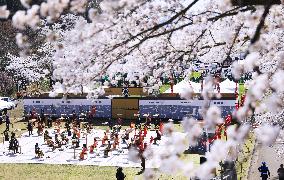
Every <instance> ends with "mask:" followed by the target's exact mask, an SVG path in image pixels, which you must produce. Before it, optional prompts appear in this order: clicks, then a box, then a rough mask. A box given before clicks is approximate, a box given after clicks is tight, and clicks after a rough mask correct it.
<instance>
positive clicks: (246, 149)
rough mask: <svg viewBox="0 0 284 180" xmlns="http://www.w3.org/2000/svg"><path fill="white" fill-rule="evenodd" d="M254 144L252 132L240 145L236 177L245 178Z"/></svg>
mask: <svg viewBox="0 0 284 180" xmlns="http://www.w3.org/2000/svg"><path fill="white" fill-rule="evenodd" d="M254 145H255V136H254V134H253V133H250V134H249V137H248V138H247V139H246V141H245V144H244V145H243V147H242V151H241V152H240V153H239V156H238V159H237V162H236V168H237V175H238V179H240V180H241V179H247V177H248V172H249V168H250V165H251V159H252V153H253V149H254Z"/></svg>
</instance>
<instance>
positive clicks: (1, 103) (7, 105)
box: [0, 100, 15, 110]
mask: <svg viewBox="0 0 284 180" xmlns="http://www.w3.org/2000/svg"><path fill="white" fill-rule="evenodd" d="M13 107H15V105H13V103H12V102H6V101H3V100H0V110H3V109H12V108H13Z"/></svg>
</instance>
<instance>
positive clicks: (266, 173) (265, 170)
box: [258, 162, 270, 180]
mask: <svg viewBox="0 0 284 180" xmlns="http://www.w3.org/2000/svg"><path fill="white" fill-rule="evenodd" d="M258 171H259V172H260V177H261V178H262V180H267V179H268V177H270V172H269V169H268V167H267V166H266V163H265V162H262V166H260V167H259V168H258Z"/></svg>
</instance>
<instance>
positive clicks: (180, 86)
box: [165, 79, 236, 94]
mask: <svg viewBox="0 0 284 180" xmlns="http://www.w3.org/2000/svg"><path fill="white" fill-rule="evenodd" d="M187 88H192V89H193V92H194V93H201V84H200V83H195V82H193V81H186V80H183V81H181V82H179V83H177V84H176V85H174V87H173V93H182V92H183V90H184V89H187ZM235 89H236V83H235V82H233V81H230V80H229V79H226V80H225V81H223V82H221V83H220V93H222V94H227V93H235ZM215 91H216V93H217V89H215ZM165 93H171V88H169V89H167V90H166V91H165Z"/></svg>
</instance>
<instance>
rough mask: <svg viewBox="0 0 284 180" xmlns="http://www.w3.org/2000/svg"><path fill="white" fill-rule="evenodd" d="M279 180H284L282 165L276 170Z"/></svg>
mask: <svg viewBox="0 0 284 180" xmlns="http://www.w3.org/2000/svg"><path fill="white" fill-rule="evenodd" d="M277 173H278V176H279V180H284V168H283V164H280V168H279V169H278V170H277Z"/></svg>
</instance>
